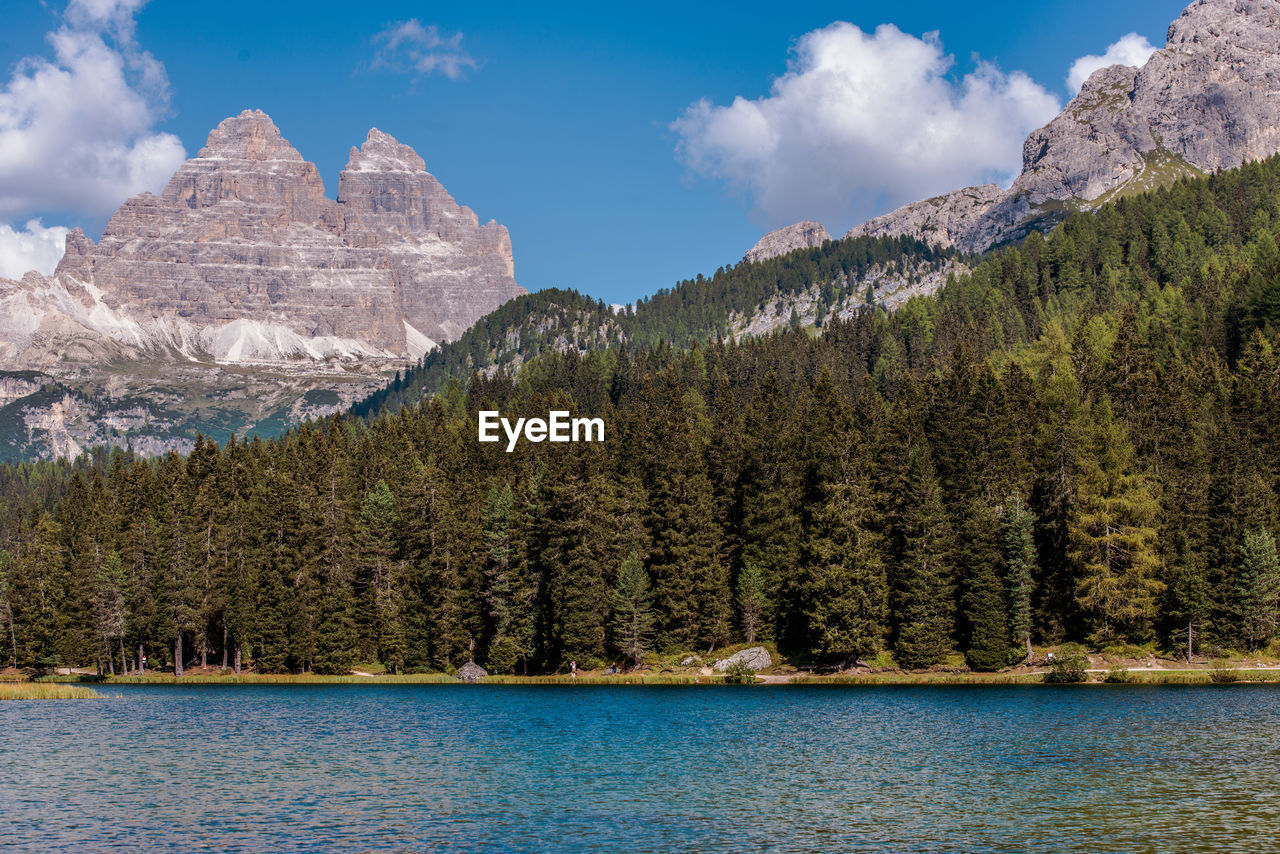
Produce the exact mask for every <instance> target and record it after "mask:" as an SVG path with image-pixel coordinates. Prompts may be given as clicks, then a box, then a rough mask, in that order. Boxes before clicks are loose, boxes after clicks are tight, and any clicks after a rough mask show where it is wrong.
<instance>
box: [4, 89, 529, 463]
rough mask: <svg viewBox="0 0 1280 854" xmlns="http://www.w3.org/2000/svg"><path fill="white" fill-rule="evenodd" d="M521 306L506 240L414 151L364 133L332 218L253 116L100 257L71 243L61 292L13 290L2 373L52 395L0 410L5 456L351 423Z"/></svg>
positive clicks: (133, 209) (113, 227) (56, 283)
mask: <svg viewBox="0 0 1280 854" xmlns="http://www.w3.org/2000/svg"><path fill="white" fill-rule="evenodd" d="M524 292H525V291H524V289H523V288H521V287H520V286H519V285H517V284H516V281H515V278H514V263H513V259H512V253H511V241H510V238H509V236H508V234H507V230H506V229H505V228H504V227H502V226H501V225H498V224H496V223H493V222H490V223H489V224H487V225H481V224H480V222H479V220H478V219H477V217H476V215H475V213H473V212H472V211H471V210H470V209H469V208H466V207H463V206H461V205H459V204H457V203H456V202H455V201H454V200H453V198H452V197H451V196H450V195H449V193H448V192H447V191H446V190H445V189H444V187H443V186H442V185H441V184H440V182H439V181H437V180H436V179H435V177H434V176H432V175H431V174H430V173H429V172H427V171H426V165H425V163H424V162H423V160H422V158H421V157H419V156H418V155H417V154H416V153H415V152H414V151H413V149H411V148H410V147H408V146H406V145H402V144H400V143H399V142H397V141H396V140H395V139H394V138H392V137H391V136H389V135H387V134H385V133H382V132H381V131H378V130H377V129H373V130H370V131H369V134H368V137H367V138H366V140H365V141H364V144H363V145H362V146H361V147H360V148H359V149H356V148H352V149H351V156H350V160H349V162H348V164H347V167H346V169H345V170H343V172H342V174H341V176H340V179H339V183H338V194H337V199H336V200H334V199H329V198H327V197H326V196H325V191H324V183H323V181H322V180H321V178H320V175H319V172H318V171H317V169H316V167H315V165H314V164H312V163H310V162H307V161H305V160H303V158H302V155H301V154H299V153H298V151H297V150H296V149H294V148H293V146H292V145H290V144H289V142H288V141H287V140H285V139H284V138H283V137H282V136H281V134H280V130H279V129H278V128H277V127H276V126H275V124H274V123H272V121H271V119H270V118H269V117H268V116H267V115H266V114H265V113H262V112H260V111H249V110H246V111H244V112H243V113H241V114H240V115H238V116H234V117H232V118H229V119H226V120H225V121H223V122H222V123H221V124H219V125H218V127H217V128H215V129H214V130H213V131H212V132H211V133H210V134H209V138H208V144H207V145H206V146H205V147H204V148H203V149H201V150H200V153H199V156H198V157H196V158H193V159H192V160H189V161H187V162H186V163H185V164H183V166H182V167H181V168H180V169H179V170H178V171H177V173H176V174H174V176H173V177H172V178H171V179H170V181H169V183H168V185H167V186H166V187H165V189H164V192H163V193H161V194H160V195H159V196H155V195H152V194H150V193H143V194H141V195H138V196H135V197H133V198H131V199H129V200H128V201H127V202H125V204H124V205H122V206H121V207H120V209H119V210H118V211H117V212H116V213H115V215H114V216H112V218H111V221H110V223H109V224H108V225H107V228H106V231H105V232H104V234H103V236H102V239H101V240H100V241H99V243H97V244H95V243H94V242H93V241H92V240H90V239H89V238H88V237H87V236H85V234H84V233H83V232H81V231H79V230H76V231H73V232H72V233H71V234H70V235H69V236H68V238H67V249H66V254H65V255H64V257H63V259H62V261H61V262H60V263H59V265H58V268H57V270H56V271H55V273H54V274H53V275H52V276H43V275H40V274H39V273H34V272H33V273H28V274H27V275H26V276H24V277H23V278H22V280H21V281H11V280H0V373H3V372H11V373H12V372H22V371H37V372H39V373H40V375H41V376H42V379H41V380H40V382H39V387H40V388H45V387H52V386H56V387H57V388H58V389H59V393H58V394H56V395H53V396H52V397H51V396H50V395H49V394H47V393H45V394H42V395H38V396H31V397H29V398H28V399H25V400H24V399H15V400H10V401H8V403H7V404H5V406H6V407H7V408H8V409H9V410H10V415H9V417H7V418H5V419H0V420H2V421H3V422H4V423H7V424H9V425H10V427H12V428H13V429H8V428H5V427H0V455H6V454H7V455H13V454H19V455H30V454H66V453H74V452H75V451H76V449H78V448H81V447H86V446H88V445H92V444H96V443H100V442H110V443H116V444H125V443H128V444H131V445H132V446H133V447H135V448H136V449H139V450H145V451H146V452H148V453H155V452H159V451H163V450H166V449H169V448H179V449H186V448H190V446H191V442H192V440H193V439H194V438H195V435H196V433H197V432H204V433H206V434H212V435H219V434H225V435H229V433H230V432H231V431H238V432H244V431H247V430H257V431H259V432H262V433H273V432H277V431H279V430H280V429H283V428H284V427H286V426H288V425H290V424H293V423H297V421H298V419H299V418H301V417H304V416H306V415H323V414H327V413H330V412H335V411H342V410H343V409H345V408H346V406H348V405H350V403H351V402H352V400H354V399H358V398H359V397H362V396H364V395H365V394H367V393H368V392H369V391H370V390H372V389H374V388H376V387H377V386H378V385H379V384H381V381H382V378H383V377H384V375H385V374H388V373H390V372H391V371H393V370H395V369H396V368H397V367H400V366H403V365H405V364H407V363H409V362H410V361H412V360H413V359H417V358H419V357H420V356H422V355H423V354H424V353H426V352H427V351H429V350H431V349H432V348H433V347H435V346H436V345H437V344H438V343H439V342H442V341H448V340H451V339H454V338H456V337H457V336H458V335H460V334H461V333H462V332H463V331H464V330H465V329H466V328H467V327H469V326H470V325H471V324H472V323H473V322H474V321H475V320H476V319H477V318H479V317H480V316H481V315H483V314H485V313H486V312H488V311H491V310H492V309H494V308H496V307H497V306H499V305H501V304H502V303H504V302H506V301H507V300H508V299H510V298H511V297H513V296H518V295H520V294H523V293H524ZM14 375H15V376H16V374H14ZM33 394H34V393H33ZM55 404H56V405H55ZM19 425H20V426H19Z"/></svg>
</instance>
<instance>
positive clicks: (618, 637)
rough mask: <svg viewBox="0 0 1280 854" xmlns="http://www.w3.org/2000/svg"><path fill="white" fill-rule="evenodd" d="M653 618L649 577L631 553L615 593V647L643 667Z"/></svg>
mask: <svg viewBox="0 0 1280 854" xmlns="http://www.w3.org/2000/svg"><path fill="white" fill-rule="evenodd" d="M653 626H654V614H653V602H652V596H651V594H650V590H649V573H648V571H647V570H646V569H645V568H644V564H643V563H641V561H640V556H639V555H638V554H636V553H635V552H632V553H631V554H630V555H628V556H627V559H626V560H624V561H623V562H622V567H621V568H620V569H619V570H618V583H617V584H616V585H615V587H614V590H613V637H614V645H615V646H616V647H617V648H618V651H619V652H621V653H622V654H623V655H624V656H626V657H627V658H630V659H631V660H632V662H634V664H635V666H636V667H639V666H640V662H641V660H642V659H643V658H644V651H645V647H646V645H647V644H648V641H649V639H650V637H651V636H652V633H653Z"/></svg>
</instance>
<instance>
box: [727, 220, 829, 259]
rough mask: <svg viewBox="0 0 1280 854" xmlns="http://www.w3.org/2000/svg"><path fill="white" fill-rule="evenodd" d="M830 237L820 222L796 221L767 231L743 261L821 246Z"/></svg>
mask: <svg viewBox="0 0 1280 854" xmlns="http://www.w3.org/2000/svg"><path fill="white" fill-rule="evenodd" d="M830 239H831V235H830V234H827V230H826V229H825V228H823V227H822V225H821V224H819V223H816V222H813V221H812V220H805V221H804V222H797V223H795V224H793V225H788V226H787V227H785V228H779V229H776V230H774V231H771V232H769V233H768V234H766V235H765V236H764V237H762V238H760V240H759V241H757V242H756V245H755V246H752V247H751V249H750V250H748V251H747V254H746V255H744V256H742V260H743V261H765V260H768V259H769V258H774V257H776V256H778V255H786V254H787V253H788V252H793V251H795V250H796V249H806V248H809V247H812V246H821V245H822V244H824V243H826V242H827V241H828V240H830Z"/></svg>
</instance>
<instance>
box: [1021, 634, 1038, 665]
mask: <svg viewBox="0 0 1280 854" xmlns="http://www.w3.org/2000/svg"><path fill="white" fill-rule="evenodd" d="M1022 637H1023V640H1025V641H1026V642H1027V661H1030V660H1031V659H1032V657H1033V656H1035V653H1034V652H1032V651H1031V632H1027V633H1026V634H1025V635H1023V636H1022Z"/></svg>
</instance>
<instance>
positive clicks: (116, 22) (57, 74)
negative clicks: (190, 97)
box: [0, 0, 186, 271]
mask: <svg viewBox="0 0 1280 854" xmlns="http://www.w3.org/2000/svg"><path fill="white" fill-rule="evenodd" d="M145 2H146V0H71V2H70V3H69V4H68V6H67V8H66V11H65V13H64V14H63V16H62V23H61V26H59V27H58V29H56V30H54V31H53V32H51V33H49V35H48V41H49V44H50V45H51V46H52V48H53V58H52V59H50V58H48V57H45V56H28V57H26V58H24V59H22V60H20V61H19V62H18V63H17V64H16V66H15V67H14V69H13V72H12V76H11V77H10V78H9V80H8V82H7V83H5V84H4V87H3V88H2V89H0V219H9V220H12V219H15V218H19V217H27V216H31V215H32V214H34V213H37V212H40V211H65V212H68V213H76V214H81V215H84V216H88V217H101V216H103V215H105V214H108V213H110V212H111V211H113V210H115V208H116V207H118V206H119V205H120V203H121V202H123V201H124V200H125V199H126V198H128V197H129V196H131V195H133V194H134V193H138V192H141V191H143V190H153V191H155V190H159V189H160V188H161V187H163V186H164V183H165V181H167V180H168V178H169V176H170V175H171V174H172V173H173V171H174V170H175V169H177V167H178V166H179V165H180V164H181V163H182V161H183V159H184V158H185V157H186V152H185V151H184V150H183V147H182V143H181V142H180V141H179V140H178V138H177V137H176V136H173V135H172V134H167V133H156V132H155V131H154V130H153V128H154V126H155V124H156V123H157V122H158V121H159V120H160V118H161V117H162V116H163V115H164V113H165V112H166V110H167V109H168V104H169V82H168V78H167V76H166V75H165V70H164V66H163V65H162V64H161V63H160V62H159V61H157V60H156V59H155V57H153V56H152V55H151V54H150V53H147V52H146V51H144V50H141V49H140V48H139V46H138V44H137V42H136V40H135V38H134V15H135V14H136V13H137V12H138V10H139V9H140V8H141V7H142V6H143V5H144V4H145ZM6 228H7V232H4V233H3V237H4V242H3V244H2V245H0V249H2V250H3V251H4V252H5V253H6V257H3V258H0V265H3V266H4V268H5V269H9V270H11V271H12V263H15V262H12V261H11V260H10V256H9V254H8V253H13V254H12V256H11V257H13V258H34V259H36V262H33V266H36V267H38V268H40V269H45V268H48V267H49V266H50V265H49V264H48V263H47V257H48V256H47V254H42V253H47V250H48V247H49V246H51V245H53V244H54V243H55V242H56V243H57V244H58V246H59V254H60V247H61V243H60V241H55V240H54V238H53V235H54V234H55V232H57V231H59V230H61V231H62V233H63V234H65V229H58V228H49V229H44V228H42V227H41V226H40V225H39V224H38V223H36V224H35V226H34V228H33V226H32V223H28V224H27V227H26V230H25V231H16V230H14V229H13V228H12V227H8V226H6ZM33 253H34V254H33ZM55 262H56V259H55Z"/></svg>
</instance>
